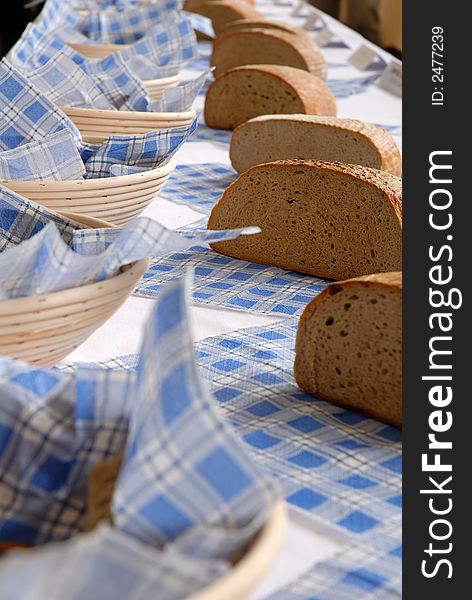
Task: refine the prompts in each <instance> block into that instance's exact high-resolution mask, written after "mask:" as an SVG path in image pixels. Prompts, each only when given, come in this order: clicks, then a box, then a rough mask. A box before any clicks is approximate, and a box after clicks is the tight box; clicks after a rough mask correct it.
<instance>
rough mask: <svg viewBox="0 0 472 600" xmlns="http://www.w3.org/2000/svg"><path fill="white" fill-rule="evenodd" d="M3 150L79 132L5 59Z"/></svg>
mask: <svg viewBox="0 0 472 600" xmlns="http://www.w3.org/2000/svg"><path fill="white" fill-rule="evenodd" d="M0 113H1V115H2V118H1V119H0V151H1V150H11V149H13V148H16V147H18V146H21V145H22V144H26V143H28V142H32V141H39V140H42V139H44V138H45V137H46V136H48V135H50V134H51V133H55V132H56V131H59V130H61V129H69V131H70V132H71V133H72V135H73V136H74V138H75V139H76V140H77V143H79V142H80V139H81V138H80V133H79V132H78V130H77V128H76V127H75V125H74V124H73V123H72V122H71V121H70V120H69V119H68V118H67V117H66V115H65V114H64V113H63V112H62V111H61V110H60V109H59V108H57V106H55V105H54V104H53V103H52V102H51V101H50V100H48V99H47V98H46V97H45V96H44V95H43V94H42V93H41V92H40V91H39V90H37V89H36V88H35V87H34V86H33V85H32V84H31V83H30V82H29V81H28V80H27V79H26V78H25V77H24V76H23V75H22V74H21V73H19V71H18V70H17V69H15V68H14V67H12V65H10V64H9V63H8V62H7V61H6V60H5V59H3V60H2V61H1V62H0Z"/></svg>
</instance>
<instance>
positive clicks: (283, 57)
mask: <svg viewBox="0 0 472 600" xmlns="http://www.w3.org/2000/svg"><path fill="white" fill-rule="evenodd" d="M211 64H212V65H213V66H214V67H215V76H216V77H218V76H220V75H221V74H222V73H225V72H226V71H229V70H230V69H233V68H234V67H239V66H242V65H257V64H261V65H262V64H266V65H285V66H288V67H295V68H296V69H303V70H304V71H309V72H310V73H313V75H317V76H318V77H321V78H322V79H324V78H325V76H326V62H325V59H324V58H323V55H322V54H321V52H320V51H319V50H318V49H317V48H316V46H315V45H314V44H312V43H311V42H308V41H307V40H306V39H305V38H301V39H299V38H298V37H297V36H294V35H293V34H291V33H287V32H285V31H278V30H276V29H247V30H241V31H232V32H229V33H225V34H224V35H223V34H222V35H219V36H218V37H217V39H216V41H215V43H214V44H213V52H212V55H211Z"/></svg>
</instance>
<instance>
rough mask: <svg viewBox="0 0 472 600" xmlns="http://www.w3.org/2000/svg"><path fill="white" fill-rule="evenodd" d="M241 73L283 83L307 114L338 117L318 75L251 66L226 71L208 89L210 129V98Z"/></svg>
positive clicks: (206, 118) (288, 68) (275, 66)
mask: <svg viewBox="0 0 472 600" xmlns="http://www.w3.org/2000/svg"><path fill="white" fill-rule="evenodd" d="M241 72H249V73H250V72H255V73H265V74H266V75H268V76H270V77H273V78H274V79H279V80H281V81H283V82H284V83H285V85H287V86H288V87H290V88H291V90H292V91H293V93H294V95H296V96H298V98H299V99H300V101H301V103H302V104H303V108H304V111H305V112H306V113H307V114H323V115H328V116H335V115H336V100H335V99H334V96H333V95H332V94H331V92H330V90H329V88H328V87H327V85H326V84H325V83H324V81H323V80H322V79H320V78H319V77H316V75H313V74H312V73H308V71H303V70H302V69H294V68H293V67H285V66H280V65H249V66H243V67H236V68H234V69H230V70H229V71H226V73H224V74H223V75H222V76H221V77H218V79H216V80H215V81H214V82H213V83H212V84H211V85H210V87H209V88H208V91H207V98H206V100H205V106H204V116H205V122H206V123H207V124H208V126H209V127H212V126H213V125H212V124H211V121H212V119H211V115H209V114H208V101H207V100H208V97H209V96H211V94H212V93H214V92H215V90H217V89H218V86H219V85H222V84H223V82H224V80H225V78H231V77H233V76H234V75H235V74H237V73H241Z"/></svg>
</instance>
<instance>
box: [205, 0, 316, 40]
mask: <svg viewBox="0 0 472 600" xmlns="http://www.w3.org/2000/svg"><path fill="white" fill-rule="evenodd" d="M200 2H201V0H200ZM246 29H269V30H274V29H275V30H276V31H284V32H285V33H290V34H292V35H295V36H297V37H298V38H299V39H301V38H303V39H305V40H309V41H310V42H311V43H312V44H313V45H315V46H316V44H315V42H314V41H313V40H312V39H311V37H310V36H309V35H308V33H307V32H306V31H305V29H302V28H301V27H292V26H291V25H285V24H284V23H280V22H279V21H268V20H267V19H239V20H238V21H231V23H228V25H226V27H225V28H224V29H223V31H222V32H221V35H225V34H226V33H230V32H232V31H242V30H246Z"/></svg>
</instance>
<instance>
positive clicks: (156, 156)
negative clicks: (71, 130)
mask: <svg viewBox="0 0 472 600" xmlns="http://www.w3.org/2000/svg"><path fill="white" fill-rule="evenodd" d="M196 127H197V120H196V119H194V121H193V122H192V123H191V124H190V125H182V126H181V127H172V128H171V129H162V130H158V131H150V132H148V133H143V134H136V135H112V136H110V137H109V138H107V139H106V140H105V142H103V144H102V145H101V146H93V145H91V144H86V145H84V146H83V148H82V153H81V154H82V160H83V161H84V164H85V169H86V171H87V178H99V177H110V176H118V175H131V174H132V173H136V172H139V171H145V170H148V169H153V168H155V167H158V166H161V165H165V164H167V163H168V162H169V160H170V159H171V158H172V156H173V155H174V154H175V153H176V152H177V150H178V149H179V148H180V147H181V146H182V144H183V143H184V142H185V141H186V140H187V139H188V138H189V137H190V136H191V135H192V134H193V132H194V131H195V129H196Z"/></svg>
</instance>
